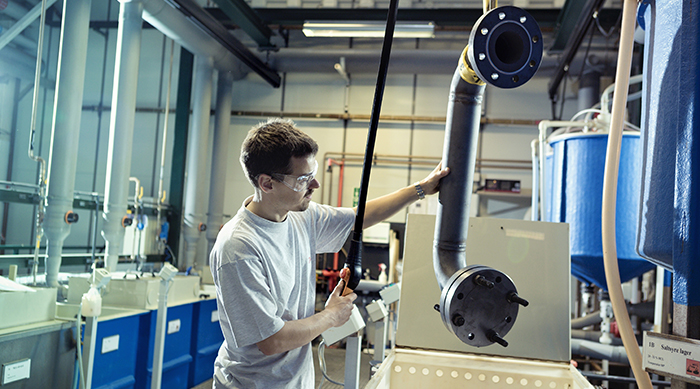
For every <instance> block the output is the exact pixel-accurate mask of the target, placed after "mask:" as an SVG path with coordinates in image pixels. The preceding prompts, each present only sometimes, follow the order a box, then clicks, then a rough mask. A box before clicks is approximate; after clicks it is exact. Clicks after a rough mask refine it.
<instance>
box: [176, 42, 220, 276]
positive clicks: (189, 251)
mask: <svg viewBox="0 0 700 389" xmlns="http://www.w3.org/2000/svg"><path fill="white" fill-rule="evenodd" d="M194 62H195V70H194V71H195V74H194V86H193V88H194V91H193V92H192V95H193V96H192V97H193V99H194V107H193V111H192V130H191V131H190V136H189V141H188V142H187V184H186V187H185V207H184V211H183V215H184V223H185V231H184V234H183V235H184V239H185V243H186V244H187V247H186V249H185V257H184V262H183V263H182V264H180V268H181V269H180V270H186V269H188V268H189V267H194V268H196V267H197V266H199V265H198V264H197V263H196V262H197V261H196V259H197V246H198V243H199V238H200V237H201V234H200V232H203V231H205V230H206V228H207V227H206V224H204V223H205V221H206V220H205V215H204V214H205V212H206V207H205V206H206V203H205V201H206V200H205V199H206V191H207V188H206V186H205V185H204V183H205V182H206V177H207V172H206V168H207V157H208V156H209V152H208V145H209V118H210V116H211V92H212V90H211V89H212V74H213V68H212V59H211V58H207V57H202V56H199V55H198V56H195V59H194Z"/></svg>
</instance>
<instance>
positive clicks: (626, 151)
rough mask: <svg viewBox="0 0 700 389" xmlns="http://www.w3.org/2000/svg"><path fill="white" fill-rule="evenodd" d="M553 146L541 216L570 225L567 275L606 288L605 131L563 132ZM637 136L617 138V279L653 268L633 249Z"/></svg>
mask: <svg viewBox="0 0 700 389" xmlns="http://www.w3.org/2000/svg"><path fill="white" fill-rule="evenodd" d="M550 144H551V146H552V147H553V149H554V154H553V155H552V158H551V159H549V160H547V164H548V165H549V166H545V174H546V178H545V180H546V182H548V183H551V186H549V185H547V190H546V194H545V196H546V197H545V198H546V207H547V210H546V212H545V216H546V220H547V221H552V222H564V223H569V227H570V250H571V273H572V274H573V275H574V276H576V278H578V279H579V280H581V281H583V282H586V283H590V284H595V285H597V286H599V287H601V288H603V289H607V284H606V281H605V269H604V266H603V243H602V235H601V213H602V199H603V175H604V170H605V153H606V148H607V144H608V136H607V134H596V133H587V134H575V135H572V134H567V135H562V136H560V137H557V138H555V139H553V140H552V141H551V142H550ZM639 144H640V142H639V135H638V134H629V133H625V134H624V135H623V137H622V151H621V155H620V170H619V177H618V192H617V209H616V214H615V217H616V228H615V231H616V235H617V240H616V243H617V256H618V261H619V268H620V279H621V280H622V282H625V281H629V280H630V279H632V278H634V277H638V276H640V275H642V274H644V273H646V272H647V271H649V270H651V269H653V268H654V265H653V264H651V263H649V262H647V261H646V260H645V259H643V258H642V257H640V256H639V255H638V254H637V252H636V235H637V221H638V219H639V199H640V183H641V179H640V174H641V155H640V145H639Z"/></svg>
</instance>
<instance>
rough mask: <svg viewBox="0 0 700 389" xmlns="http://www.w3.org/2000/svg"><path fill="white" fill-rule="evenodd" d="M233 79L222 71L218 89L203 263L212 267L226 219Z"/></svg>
mask: <svg viewBox="0 0 700 389" xmlns="http://www.w3.org/2000/svg"><path fill="white" fill-rule="evenodd" d="M232 89H233V77H232V75H231V74H230V73H228V72H224V71H219V79H218V80H217V86H216V116H215V117H214V149H213V150H212V163H211V183H210V186H211V188H210V190H209V216H208V218H207V225H208V226H209V228H207V241H208V245H207V256H206V258H205V260H204V261H203V262H204V263H206V264H207V266H208V265H209V253H210V252H211V249H212V247H214V242H215V241H216V236H217V235H218V234H219V229H220V227H221V225H222V223H223V220H224V195H225V194H226V168H227V166H228V153H227V151H228V149H229V148H228V134H229V132H230V131H231V103H232V99H233V96H232Z"/></svg>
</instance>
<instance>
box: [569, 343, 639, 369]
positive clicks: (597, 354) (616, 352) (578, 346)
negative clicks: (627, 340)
mask: <svg viewBox="0 0 700 389" xmlns="http://www.w3.org/2000/svg"><path fill="white" fill-rule="evenodd" d="M571 353H572V354H577V355H586V356H589V357H593V358H597V359H605V360H608V361H610V362H618V363H624V364H626V365H629V364H630V361H629V358H627V351H625V347H624V346H611V345H608V344H601V343H598V342H592V341H590V340H582V339H571Z"/></svg>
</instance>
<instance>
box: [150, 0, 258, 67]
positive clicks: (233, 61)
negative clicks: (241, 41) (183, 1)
mask: <svg viewBox="0 0 700 389" xmlns="http://www.w3.org/2000/svg"><path fill="white" fill-rule="evenodd" d="M143 7H144V8H143V11H144V13H143V18H144V20H146V21H147V22H148V23H150V24H151V25H152V26H153V27H155V28H157V29H158V31H160V32H162V33H163V34H165V35H166V36H168V38H170V39H172V40H174V41H175V42H177V43H178V44H179V45H180V46H182V47H184V48H186V49H187V50H188V51H190V52H191V53H193V54H195V55H200V56H203V57H205V58H206V57H209V58H212V60H213V66H214V68H216V69H217V70H223V71H228V72H231V75H232V76H233V78H234V79H235V80H239V79H241V78H243V77H245V76H246V75H247V74H248V72H249V71H250V69H248V67H247V66H245V65H244V64H243V63H242V62H241V61H240V60H239V59H238V58H236V56H234V55H233V54H232V53H231V52H230V51H229V50H228V49H226V48H224V47H223V46H222V45H221V44H220V43H219V42H217V41H216V40H214V38H212V37H211V36H209V35H208V34H207V33H205V32H204V31H202V30H201V29H200V28H198V27H196V26H195V25H194V24H193V23H192V22H190V21H189V20H188V19H187V18H186V17H185V15H184V14H183V13H182V12H180V11H178V10H176V9H175V8H173V7H172V6H170V5H169V4H167V3H166V2H165V1H163V0H144V1H143Z"/></svg>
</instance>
